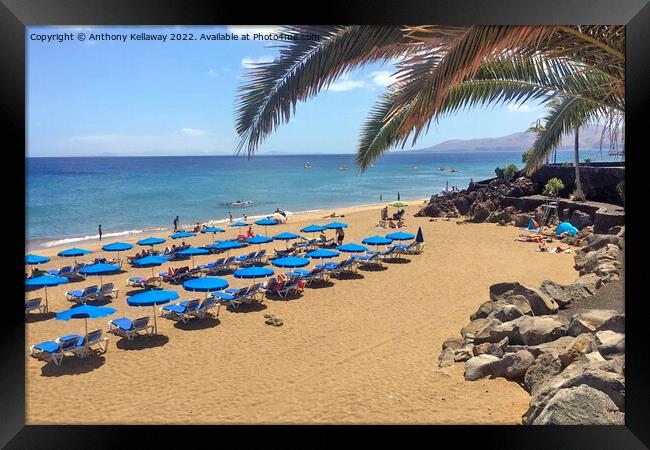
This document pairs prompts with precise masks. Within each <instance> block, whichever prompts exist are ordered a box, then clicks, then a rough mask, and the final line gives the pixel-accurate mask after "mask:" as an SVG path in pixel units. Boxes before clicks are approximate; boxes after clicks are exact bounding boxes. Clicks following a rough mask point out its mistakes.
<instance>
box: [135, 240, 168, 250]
mask: <svg viewBox="0 0 650 450" xmlns="http://www.w3.org/2000/svg"><path fill="white" fill-rule="evenodd" d="M165 241H166V240H165V239H163V238H157V237H150V238H146V239H141V240H139V241H138V242H137V244H138V245H142V246H145V245H148V246H150V247H151V248H153V246H154V245H158V244H162V243H163V242H165Z"/></svg>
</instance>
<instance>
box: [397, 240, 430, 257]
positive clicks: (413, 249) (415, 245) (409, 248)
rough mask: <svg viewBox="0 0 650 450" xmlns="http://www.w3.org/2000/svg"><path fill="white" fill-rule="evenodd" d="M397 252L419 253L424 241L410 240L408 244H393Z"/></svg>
mask: <svg viewBox="0 0 650 450" xmlns="http://www.w3.org/2000/svg"><path fill="white" fill-rule="evenodd" d="M394 247H395V248H396V249H397V253H404V254H406V255H419V254H420V253H422V249H423V248H424V242H412V243H411V244H409V245H402V244H395V245H394Z"/></svg>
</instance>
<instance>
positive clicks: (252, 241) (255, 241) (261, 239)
mask: <svg viewBox="0 0 650 450" xmlns="http://www.w3.org/2000/svg"><path fill="white" fill-rule="evenodd" d="M271 241H273V239H271V238H270V237H266V236H263V235H261V234H258V235H257V236H255V237H252V238H248V239H246V242H248V243H249V244H266V243H267V242H271Z"/></svg>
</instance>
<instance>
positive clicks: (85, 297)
mask: <svg viewBox="0 0 650 450" xmlns="http://www.w3.org/2000/svg"><path fill="white" fill-rule="evenodd" d="M100 292H101V291H100V290H99V287H98V286H97V285H96V284H94V285H92V286H88V287H86V288H84V290H83V291H79V290H76V291H68V292H66V293H65V298H66V300H69V301H73V302H76V303H86V302H87V301H89V300H96V299H97V297H98V296H99V294H100Z"/></svg>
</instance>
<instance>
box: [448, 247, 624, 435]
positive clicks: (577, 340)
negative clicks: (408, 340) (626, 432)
mask: <svg viewBox="0 0 650 450" xmlns="http://www.w3.org/2000/svg"><path fill="white" fill-rule="evenodd" d="M586 241H587V245H585V246H584V247H582V248H580V249H579V250H578V251H577V254H576V257H575V266H576V270H578V271H579V277H578V279H577V280H576V281H575V282H574V283H571V284H568V285H560V284H558V283H555V282H552V281H549V280H546V281H544V282H542V284H541V285H540V286H539V287H528V286H524V285H522V284H520V283H517V282H505V283H498V284H495V285H492V286H491V287H490V290H489V300H488V301H486V302H484V303H482V304H481V305H480V306H479V308H478V309H477V311H476V312H474V313H473V314H472V315H471V316H470V322H469V323H468V324H467V325H466V326H464V327H463V328H462V329H461V331H460V336H459V337H453V338H450V339H447V340H446V341H445V342H444V343H443V344H442V353H441V354H440V356H439V359H438V365H439V367H440V368H444V367H447V366H451V365H453V364H454V363H464V364H465V379H466V380H468V381H473V380H477V379H480V378H483V377H505V378H507V379H509V380H512V381H514V382H517V383H519V384H520V385H521V386H522V387H523V388H524V389H526V390H527V391H528V392H529V393H530V394H531V395H532V399H531V401H530V405H529V408H528V410H527V411H526V413H525V414H524V415H523V417H522V423H523V424H533V425H545V424H570V425H578V424H617V425H622V424H623V423H624V417H625V359H624V353H625V314H624V312H623V311H624V309H623V307H619V308H616V309H604V308H593V309H591V308H590V301H591V302H596V299H597V298H598V291H599V290H600V289H601V288H603V287H604V286H606V285H608V284H610V283H615V282H620V281H619V277H620V276H621V271H622V270H623V267H622V262H623V256H624V255H623V252H624V240H623V238H622V237H620V236H616V235H600V234H592V235H590V236H588V237H587V238H586ZM618 300H620V303H619V304H620V305H621V306H622V305H623V303H622V298H621V299H618ZM615 303H616V302H615ZM442 370H444V369H442Z"/></svg>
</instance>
